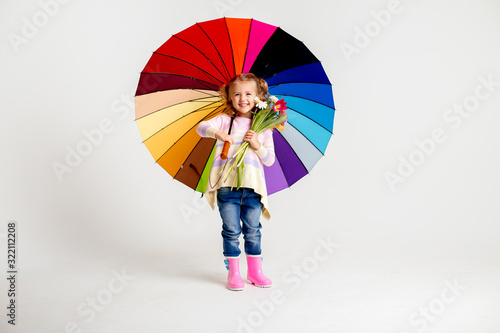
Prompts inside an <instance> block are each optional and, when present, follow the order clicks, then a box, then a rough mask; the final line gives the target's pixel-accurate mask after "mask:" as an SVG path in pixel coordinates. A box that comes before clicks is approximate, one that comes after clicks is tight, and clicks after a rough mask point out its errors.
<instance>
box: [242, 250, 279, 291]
mask: <svg viewBox="0 0 500 333" xmlns="http://www.w3.org/2000/svg"><path fill="white" fill-rule="evenodd" d="M247 265H248V273H247V279H248V281H250V282H252V283H253V284H254V285H256V286H257V287H260V288H269V287H271V286H272V285H273V282H272V281H271V279H269V278H268V277H267V276H265V275H264V273H263V272H262V257H261V256H248V255H247Z"/></svg>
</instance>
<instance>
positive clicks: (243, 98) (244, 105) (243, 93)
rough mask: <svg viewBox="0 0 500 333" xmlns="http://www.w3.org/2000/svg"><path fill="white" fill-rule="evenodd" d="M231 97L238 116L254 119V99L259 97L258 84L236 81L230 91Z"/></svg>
mask: <svg viewBox="0 0 500 333" xmlns="http://www.w3.org/2000/svg"><path fill="white" fill-rule="evenodd" d="M229 97H230V98H231V101H232V103H233V107H234V108H235V109H236V111H238V116H240V117H245V118H252V113H251V111H252V110H253V108H254V107H255V101H254V98H255V97H257V84H256V83H255V82H254V81H235V82H234V83H233V84H232V85H231V88H230V89H229Z"/></svg>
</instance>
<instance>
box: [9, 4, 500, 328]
mask: <svg viewBox="0 0 500 333" xmlns="http://www.w3.org/2000/svg"><path fill="white" fill-rule="evenodd" d="M44 3H50V1H49V0H42V1H41V2H39V1H33V0H28V1H22V2H20V1H7V0H2V2H1V11H0V12H1V14H0V37H1V38H0V44H1V47H0V54H1V60H2V61H1V64H0V66H1V73H2V74H1V81H0V85H1V86H0V91H1V94H0V96H1V97H0V103H1V108H2V121H1V122H0V133H1V134H0V135H1V140H0V147H1V154H2V163H1V169H0V189H1V190H0V205H1V207H0V208H1V209H0V242H1V244H0V248H1V249H2V250H1V251H2V254H1V256H0V258H1V261H2V266H1V267H3V268H2V271H3V272H1V273H0V277H2V276H3V277H2V278H1V280H0V281H1V282H0V304H1V309H3V310H1V311H0V318H1V319H0V330H1V331H2V332H23V333H24V332H43V333H45V332H47V333H48V332H57V333H61V332H107V333H108V332H120V333H123V332H138V331H144V332H151V333H153V332H162V333H163V332H304V331H305V330H306V329H307V331H309V332H346V333H352V332H377V333H378V332H383V333H391V332H394V333H403V332H407V333H413V332H424V331H425V332H440V333H441V332H485V333H498V332H500V321H498V313H499V310H500V305H499V302H498V297H499V296H500V266H499V260H500V251H499V250H500V242H499V232H500V227H499V223H498V222H499V218H500V208H499V207H500V205H499V203H500V201H499V199H500V186H499V185H500V176H499V173H498V170H499V169H500V158H499V156H498V148H499V144H500V135H499V132H498V123H499V122H500V115H499V113H498V111H499V106H500V86H499V85H498V83H496V86H493V88H491V89H492V91H491V92H489V96H488V97H487V98H483V99H482V100H480V101H479V105H477V107H476V108H475V110H474V111H473V112H470V113H468V114H467V117H466V118H460V119H461V122H460V124H459V125H458V123H457V122H455V121H453V122H450V121H446V120H445V118H444V116H445V115H446V114H447V112H448V111H447V110H449V109H450V108H453V107H454V105H461V104H463V103H464V102H465V101H469V102H471V101H474V94H475V91H476V89H480V91H481V92H482V93H483V94H486V93H487V92H488V90H487V89H486V88H484V87H483V88H478V87H479V86H481V81H480V78H481V77H482V78H484V79H486V80H488V79H489V80H492V81H494V82H500V63H499V61H498V59H500V44H499V43H498V36H500V24H499V23H498V13H500V3H499V2H498V1H494V0H479V1H474V2H471V1H465V0H456V1H451V0H445V1H429V0H401V1H400V2H399V3H396V5H395V6H394V8H396V10H395V11H394V12H393V14H391V16H390V18H387V16H386V22H385V23H387V24H384V25H385V26H381V25H380V24H379V23H377V21H376V20H375V16H377V15H374V13H380V11H382V10H387V8H388V6H389V4H390V1H385V0H377V1H368V0H357V1H347V0H339V1H312V0H311V1H305V2H303V1H283V0H282V1H261V0H258V1H249V0H231V1H229V0H221V1H201V0H196V1H195V0H191V1H153V0H148V1H117V0H114V1H95V0H88V1H76V0H75V1H68V3H65V4H60V3H59V5H58V6H57V8H56V7H54V6H52V7H51V9H50V10H52V13H51V14H53V15H52V16H48V15H47V14H43V13H44V11H43V8H42V7H43V6H42V4H44ZM391 8H392V7H391ZM50 10H49V11H50ZM224 15H225V16H229V17H244V18H255V19H257V20H260V21H262V22H265V23H269V24H273V25H277V26H280V27H281V28H282V29H283V30H285V31H286V32H288V33H290V34H291V35H293V36H295V37H296V38H298V39H300V40H302V41H304V42H305V44H306V46H308V48H309V49H310V50H311V51H312V52H313V53H314V54H315V55H316V56H317V57H318V58H319V59H321V61H322V63H323V66H324V68H325V70H326V71H327V74H328V76H329V78H330V79H331V81H332V83H333V89H334V98H335V103H336V108H337V111H336V115H335V124H334V132H335V135H334V136H333V138H332V140H331V142H330V145H329V147H328V149H327V151H326V154H325V156H324V158H322V159H321V160H320V162H319V163H318V164H317V165H316V167H315V168H314V170H313V171H312V173H311V174H310V175H308V176H306V177H305V178H304V179H302V180H301V181H300V182H298V183H297V184H296V185H294V186H293V187H292V188H291V189H288V190H285V191H282V192H280V193H277V194H275V195H273V196H271V197H270V198H269V199H270V207H271V213H272V215H273V217H272V219H271V221H269V222H268V221H263V224H264V228H263V245H262V246H263V255H264V270H265V272H266V274H267V275H268V276H269V277H271V278H272V279H273V281H274V287H273V288H271V289H258V288H255V287H253V286H251V285H248V284H247V285H246V287H245V290H244V291H243V292H238V293H236V292H230V291H228V290H227V289H226V288H225V277H226V270H225V267H224V264H223V257H222V242H221V236H220V229H221V227H220V218H219V216H218V213H217V212H213V211H211V209H210V208H209V207H207V205H206V203H205V202H204V199H199V195H198V194H195V193H193V191H192V190H190V189H188V188H187V187H185V186H184V185H182V184H180V183H178V182H176V181H172V180H171V178H170V176H169V175H168V174H167V173H166V172H165V171H164V170H163V169H162V168H161V167H159V166H158V165H155V163H154V160H153V158H152V157H151V155H150V154H149V152H148V150H147V149H146V147H145V146H144V145H143V144H142V143H141V138H140V135H139V131H138V129H137V126H136V124H135V122H134V108H133V104H130V103H131V102H132V101H133V95H134V93H135V88H136V86H137V82H138V78H139V73H140V71H141V70H142V68H143V67H144V65H145V64H146V62H147V61H148V59H149V57H150V56H151V53H152V52H153V51H154V50H156V49H157V48H158V47H159V46H160V45H161V44H162V43H163V42H165V41H166V40H167V39H168V38H169V37H170V36H171V35H172V34H174V33H177V32H179V31H181V30H183V29H185V28H187V27H188V26H190V25H192V24H193V23H195V22H201V21H206V20H211V19H215V18H218V17H221V16H224ZM379 16H380V15H379ZM44 18H45V19H46V20H44ZM27 21H29V22H32V23H33V22H35V23H37V24H38V25H39V27H38V28H36V29H37V30H33V29H32V30H31V31H28V30H29V29H28V30H26V29H27V28H26V27H25V25H27V23H26V22H27ZM377 27H378V28H379V29H378V30H377ZM23 29H24V30H23ZM365 29H372V30H369V31H368V32H369V34H370V35H371V37H370V36H368V37H365V39H364V40H363V39H362V37H360V34H361V33H360V31H364V30H365ZM28 32H29V33H28ZM23 33H24V35H23ZM14 34H15V35H17V36H18V38H25V39H24V42H23V43H21V44H18V45H15V43H12V42H11V40H12V38H14V37H13V36H14ZM30 34H31V35H30ZM363 42H364V44H363ZM346 45H350V46H351V47H357V53H353V54H351V55H350V56H347V55H346V53H345V52H343V51H342V46H343V47H346ZM356 45H357V46H356ZM476 101H477V99H476ZM455 116H456V114H455ZM455 119H456V118H455ZM103 121H104V122H106V121H107V122H108V123H109V124H110V128H109V130H108V133H105V134H103V138H102V140H101V141H99V142H98V144H96V145H94V146H93V147H92V150H91V152H90V153H89V154H88V155H87V156H84V157H83V158H82V161H80V163H79V164H78V165H77V166H76V167H72V168H71V172H65V173H63V174H62V175H60V177H59V178H58V176H57V174H56V172H54V168H53V165H54V163H61V164H66V158H67V155H68V149H76V148H77V147H78V146H79V145H83V144H84V143H83V142H84V141H85V140H87V139H86V137H85V134H84V133H85V132H90V131H93V130H95V129H96V128H99V126H100V124H101V123H102V122H103ZM435 130H438V131H441V133H442V138H445V139H443V140H444V142H443V140H442V142H441V143H435V144H434V147H433V148H432V149H431V148H430V146H428V151H427V153H428V154H426V155H423V154H424V153H423V152H420V153H419V147H418V145H417V144H416V143H415V142H416V141H419V142H423V141H426V140H428V139H429V138H431V137H432V133H433V131H435ZM426 142H428V141H426ZM411 156H413V157H412V158H413V160H414V161H418V162H419V165H417V166H416V167H414V170H413V172H411V173H410V172H408V170H407V169H404V168H403V167H402V166H401V163H402V162H401V161H402V160H403V159H404V160H409V159H410V157H411ZM417 157H420V159H418V158H417ZM422 157H423V158H422ZM398 168H399V169H400V170H399V171H401V172H403V171H404V170H406V171H407V174H405V177H402V178H401V179H400V180H402V182H398V183H396V184H395V185H394V186H393V188H392V189H391V186H390V185H389V183H388V181H387V180H386V174H387V173H388V172H390V173H393V174H396V175H397V174H398V172H399V171H398ZM402 170H403V171H402ZM9 221H16V222H17V226H18V227H17V228H18V230H17V231H18V234H17V246H18V256H17V264H18V271H19V274H18V276H17V286H16V289H17V294H16V305H17V308H16V311H17V312H16V315H17V317H16V326H12V325H9V324H7V319H8V317H7V316H6V314H7V309H6V306H7V302H8V301H9V298H8V297H7V291H8V289H9V286H8V284H7V281H6V279H5V277H6V276H7V264H6V261H7V249H6V248H7V245H6V244H7V242H6V237H7V224H8V223H9ZM325 242H334V243H335V244H337V245H338V246H337V247H336V248H335V250H334V251H331V253H330V252H327V251H326V250H325V249H324V248H321V244H324V243H325ZM241 268H242V274H243V275H245V274H246V268H245V260H244V259H242V263H241ZM120 274H125V275H127V276H128V280H125V282H122V283H120V282H119V280H116V275H120ZM453 284H455V287H453V288H452V287H450V285H453ZM110 286H112V287H110ZM110 288H111V291H110ZM278 296H279V297H278ZM92 299H95V300H96V301H94V302H96V306H95V307H92V305H90V304H91V302H93V301H92ZM426 312H427V315H425V313H426ZM72 325H73V326H72Z"/></svg>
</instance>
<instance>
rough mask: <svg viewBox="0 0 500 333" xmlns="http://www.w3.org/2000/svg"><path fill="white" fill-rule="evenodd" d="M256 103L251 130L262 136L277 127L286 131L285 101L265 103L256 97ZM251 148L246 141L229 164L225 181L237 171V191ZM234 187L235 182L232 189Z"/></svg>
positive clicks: (267, 100)
mask: <svg viewBox="0 0 500 333" xmlns="http://www.w3.org/2000/svg"><path fill="white" fill-rule="evenodd" d="M254 102H255V104H256V106H257V109H259V110H257V112H252V113H253V114H254V118H253V121H252V126H251V127H250V129H251V130H252V131H254V132H255V133H257V135H258V134H260V133H262V132H264V131H265V130H267V129H269V128H273V127H276V128H277V129H279V130H280V131H283V130H284V129H285V123H286V119H287V116H288V115H287V114H286V110H287V109H288V108H287V107H286V102H285V100H284V99H280V100H278V98H277V97H276V96H270V97H269V98H267V99H266V100H265V101H262V100H260V99H259V98H258V97H255V99H254ZM249 147H250V143H249V142H247V141H245V142H243V143H242V144H241V146H240V147H239V148H238V150H237V151H236V153H235V154H234V156H233V157H232V158H231V160H230V161H229V162H228V163H229V169H228V170H227V172H226V174H225V175H224V181H226V180H227V178H228V177H229V175H230V174H231V172H233V171H234V170H235V169H236V170H237V177H235V181H236V179H238V184H237V189H239V188H240V186H241V180H242V179H243V169H244V168H245V153H246V152H247V150H248V148H249ZM232 187H234V181H233V184H232V186H231V188H232Z"/></svg>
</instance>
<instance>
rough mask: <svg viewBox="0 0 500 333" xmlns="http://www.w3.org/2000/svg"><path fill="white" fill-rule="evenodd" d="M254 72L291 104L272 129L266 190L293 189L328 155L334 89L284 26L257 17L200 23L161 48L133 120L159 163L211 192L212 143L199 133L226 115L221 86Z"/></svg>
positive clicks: (143, 79) (146, 74)
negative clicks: (203, 126) (210, 121)
mask: <svg viewBox="0 0 500 333" xmlns="http://www.w3.org/2000/svg"><path fill="white" fill-rule="evenodd" d="M248 72H250V73H254V74H255V75H256V76H257V77H260V78H263V79H265V80H266V81H267V83H268V84H269V93H270V94H272V95H275V96H276V97H278V98H280V99H281V98H283V99H285V101H286V102H287V106H288V108H289V109H288V111H287V112H288V123H287V125H286V126H285V130H284V131H278V130H274V131H273V140H274V148H275V153H276V161H275V163H274V164H273V165H272V166H271V167H264V172H265V178H266V184H267V192H268V194H272V193H275V192H278V191H280V190H282V189H285V188H288V187H290V186H291V185H293V184H294V183H296V182H297V181H298V180H299V179H301V178H302V177H304V176H305V175H307V174H308V173H309V172H310V171H311V169H312V168H313V167H314V165H315V164H316V163H317V162H318V160H319V159H320V158H321V157H322V156H323V154H324V153H325V150H326V147H327V145H328V142H329V141H330V138H331V136H332V133H333V118H334V113H335V106H334V102H333V93H332V86H331V83H330V81H329V80H328V77H327V75H326V73H325V71H324V70H323V66H322V65H321V63H320V61H319V60H318V59H317V58H316V57H315V56H314V55H313V54H312V53H311V52H310V51H309V50H308V49H307V47H306V46H305V45H304V44H303V43H302V42H301V41H299V40H297V39H296V38H294V37H292V36H291V35H289V34H288V33H286V32H285V31H283V30H282V29H281V28H279V27H276V26H272V25H269V24H266V23H262V22H259V21H257V20H254V19H239V18H227V17H226V18H220V19H216V20H211V21H206V22H201V23H196V24H194V25H193V26H191V27H189V28H187V29H185V30H183V31H181V32H179V33H177V34H175V35H173V36H172V37H171V38H169V39H168V40H167V41H166V42H165V43H164V44H163V45H162V46H161V47H160V48H158V50H156V51H155V52H154V53H153V55H152V56H151V58H150V59H149V61H148V63H147V64H146V66H145V67H144V69H143V71H142V72H141V75H140V79H139V84H138V87H137V92H136V96H135V104H136V122H137V125H138V127H139V131H140V134H141V137H142V140H143V143H144V144H145V145H146V147H147V148H148V150H149V151H150V153H151V155H152V156H153V158H154V159H155V161H156V162H157V163H158V164H159V165H160V166H161V167H162V168H163V169H165V170H166V171H167V172H168V173H169V174H170V175H171V176H172V177H173V178H174V179H176V180H178V181H180V182H182V183H184V184H185V185H187V186H189V187H190V188H192V189H194V190H196V191H199V192H201V193H204V192H206V189H207V184H208V181H209V179H208V177H209V171H210V168H211V166H212V162H213V159H214V151H215V143H216V140H215V139H210V138H201V137H200V136H199V135H198V134H197V133H196V127H197V126H198V123H199V122H200V121H204V120H208V119H210V118H213V117H215V116H216V115H218V114H220V113H222V111H223V110H224V104H223V102H222V100H221V98H220V96H219V87H220V86H222V85H223V84H224V83H226V82H228V81H229V80H230V79H231V78H233V77H234V76H236V75H238V74H241V73H248Z"/></svg>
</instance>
